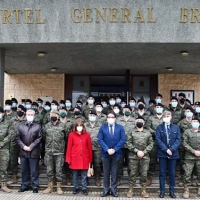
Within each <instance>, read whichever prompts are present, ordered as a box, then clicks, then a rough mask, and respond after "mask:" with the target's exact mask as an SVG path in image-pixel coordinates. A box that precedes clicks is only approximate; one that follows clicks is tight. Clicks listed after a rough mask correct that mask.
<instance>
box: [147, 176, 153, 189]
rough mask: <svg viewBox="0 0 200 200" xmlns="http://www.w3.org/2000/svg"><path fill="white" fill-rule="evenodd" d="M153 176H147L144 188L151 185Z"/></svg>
mask: <svg viewBox="0 0 200 200" xmlns="http://www.w3.org/2000/svg"><path fill="white" fill-rule="evenodd" d="M152 180H153V176H152V175H151V174H148V175H147V183H146V186H150V185H151V184H152Z"/></svg>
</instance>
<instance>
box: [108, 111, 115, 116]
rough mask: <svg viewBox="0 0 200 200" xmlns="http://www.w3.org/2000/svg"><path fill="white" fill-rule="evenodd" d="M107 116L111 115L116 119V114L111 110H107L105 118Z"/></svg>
mask: <svg viewBox="0 0 200 200" xmlns="http://www.w3.org/2000/svg"><path fill="white" fill-rule="evenodd" d="M109 114H112V115H114V116H115V117H116V114H115V113H114V111H113V110H108V112H107V116H108V115H109Z"/></svg>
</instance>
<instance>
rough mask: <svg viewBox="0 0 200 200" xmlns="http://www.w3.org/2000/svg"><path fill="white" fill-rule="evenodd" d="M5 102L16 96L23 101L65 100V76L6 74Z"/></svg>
mask: <svg viewBox="0 0 200 200" xmlns="http://www.w3.org/2000/svg"><path fill="white" fill-rule="evenodd" d="M4 80H5V85H4V100H5V99H8V98H10V96H11V95H14V97H15V98H16V99H18V101H19V102H20V103H21V99H32V100H33V101H35V100H36V99H37V98H38V97H46V96H49V97H53V99H55V100H57V101H59V100H60V99H63V98H64V74H5V78H4Z"/></svg>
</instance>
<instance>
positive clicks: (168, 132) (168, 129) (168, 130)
mask: <svg viewBox="0 0 200 200" xmlns="http://www.w3.org/2000/svg"><path fill="white" fill-rule="evenodd" d="M169 134H170V128H169V125H167V144H169Z"/></svg>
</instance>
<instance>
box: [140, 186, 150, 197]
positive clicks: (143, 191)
mask: <svg viewBox="0 0 200 200" xmlns="http://www.w3.org/2000/svg"><path fill="white" fill-rule="evenodd" d="M141 197H143V198H148V197H149V194H148V193H147V192H146V186H142V189H141Z"/></svg>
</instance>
